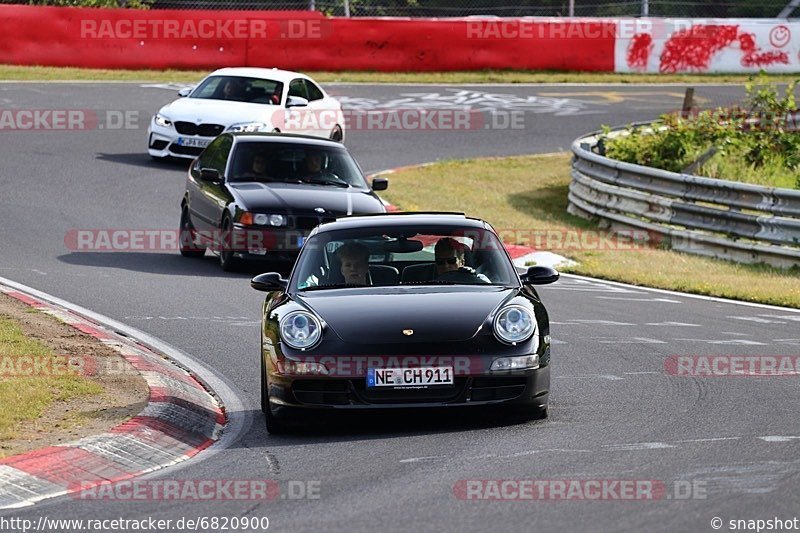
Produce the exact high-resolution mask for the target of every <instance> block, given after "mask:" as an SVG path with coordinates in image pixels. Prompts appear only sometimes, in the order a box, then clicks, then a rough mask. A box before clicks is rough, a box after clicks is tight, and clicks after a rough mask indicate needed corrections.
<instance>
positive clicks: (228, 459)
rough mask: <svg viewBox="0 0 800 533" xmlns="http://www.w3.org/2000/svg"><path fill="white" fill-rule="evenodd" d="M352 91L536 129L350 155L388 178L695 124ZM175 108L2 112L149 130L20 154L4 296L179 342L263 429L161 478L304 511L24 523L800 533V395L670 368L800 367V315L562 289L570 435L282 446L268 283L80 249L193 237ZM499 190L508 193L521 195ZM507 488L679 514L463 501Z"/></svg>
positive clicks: (342, 438)
mask: <svg viewBox="0 0 800 533" xmlns="http://www.w3.org/2000/svg"><path fill="white" fill-rule="evenodd" d="M329 88H330V90H331V92H333V93H334V94H335V95H336V96H338V97H340V98H343V99H344V101H345V105H348V106H352V107H358V108H361V109H374V108H384V107H392V106H397V107H402V106H406V107H409V106H413V105H415V103H416V102H424V105H426V106H429V107H431V108H434V107H436V106H437V105H443V104H442V102H454V101H456V100H454V99H461V100H458V101H462V102H463V101H464V99H472V102H473V103H472V104H471V105H474V106H476V108H478V109H497V110H500V111H503V112H508V111H515V112H519V111H522V112H523V113H524V127H521V128H515V129H502V128H499V127H498V128H492V127H489V128H480V129H476V130H469V131H463V130H462V131H438V132H437V131H348V140H347V144H348V146H349V147H350V148H351V150H352V152H353V153H354V155H355V156H356V158H357V159H358V160H359V162H360V163H361V165H362V167H363V168H364V170H365V171H376V170H380V169H385V168H391V167H396V166H401V165H408V164H414V163H422V162H427V161H435V160H439V159H447V158H461V157H467V156H479V155H487V156H488V155H509V154H525V153H545V152H553V151H559V150H561V151H563V150H568V149H569V146H570V144H571V142H572V140H573V139H574V138H576V137H577V136H579V135H580V134H582V133H586V132H588V131H591V130H594V129H598V127H599V126H600V125H601V124H611V125H617V124H624V123H628V122H634V121H640V120H647V119H651V118H654V117H655V116H656V115H657V114H659V113H661V112H664V111H670V110H675V109H678V108H680V105H681V100H682V95H683V88H682V87H679V86H633V87H631V86H610V87H606V86H603V87H600V86H543V85H540V86H480V87H431V86H391V87H389V86H370V85H333V86H330V87H329ZM743 94H744V90H743V88H741V87H716V86H699V87H697V89H696V97H698V98H701V99H703V101H704V105H711V104H712V103H716V104H724V103H730V102H733V101H736V100H738V99H739V98H741V97H742V96H743ZM497 95H505V96H497ZM174 96H175V91H174V90H168V89H167V88H164V87H154V86H143V85H140V84H109V83H105V84H104V83H80V84H79V83H74V84H71V83H58V84H56V83H54V84H32V83H0V108H3V109H44V108H47V109H53V108H59V109H91V110H96V111H98V114H99V115H100V116H101V117H102V116H111V115H113V116H118V114H119V112H123V113H124V112H126V111H127V112H134V113H133V114H132V115H130V116H138V123H137V124H132V123H129V124H128V125H127V126H128V127H127V128H123V129H114V128H112V127H110V126H112V125H113V124H110V123H109V122H104V121H102V120H101V123H102V124H103V126H104V128H103V129H99V128H92V129H88V130H81V131H16V132H13V131H0V154H1V155H2V161H3V164H2V167H1V168H0V191H2V194H1V195H0V209H2V224H0V243H1V244H2V248H0V250H2V252H0V276H3V277H6V278H10V279H12V280H14V281H17V282H20V283H24V284H27V285H30V286H32V287H35V288H37V289H40V290H42V291H45V292H48V293H50V294H52V295H55V296H58V297H60V298H63V299H65V300H68V301H71V302H73V303H76V304H78V305H81V306H83V307H86V308H88V309H91V310H94V311H96V312H98V313H102V314H104V315H107V316H109V317H111V318H113V319H116V320H118V321H121V322H123V323H126V324H129V325H131V326H133V327H135V328H139V329H141V330H143V331H145V332H147V333H148V334H150V335H153V336H155V337H158V338H159V339H162V340H164V341H166V342H167V343H169V344H171V345H172V346H175V347H177V348H179V349H181V350H183V351H185V352H188V353H190V354H192V355H193V356H194V357H195V358H197V359H199V360H201V361H203V362H204V363H205V364H206V365H208V366H209V367H210V368H212V369H214V370H215V371H216V372H218V373H219V375H220V376H221V377H222V378H223V379H225V380H226V381H227V382H228V383H229V384H230V385H231V386H232V387H233V388H234V390H236V391H238V392H239V394H240V395H241V397H242V401H243V403H244V405H245V406H246V409H248V410H249V412H247V413H245V414H246V416H247V418H246V420H247V422H248V423H251V425H250V426H249V428H248V429H246V430H245V431H244V432H243V434H242V435H240V437H239V438H238V439H237V440H236V441H235V442H234V443H233V445H232V446H231V447H229V448H227V449H224V450H221V451H220V452H218V453H214V452H210V453H205V454H201V455H200V456H199V458H197V459H196V460H192V461H189V462H187V463H186V464H185V465H184V466H181V467H179V468H173V469H168V470H167V471H164V472H161V473H159V474H158V475H156V476H154V477H152V478H151V479H178V480H198V479H227V480H236V479H245V480H247V479H263V478H269V479H276V480H278V481H279V482H280V484H281V488H282V490H283V493H282V497H278V498H276V499H275V500H274V501H219V500H215V501H210V502H193V501H162V500H152V499H151V500H136V501H129V500H123V501H93V500H81V501H77V500H75V499H74V498H72V497H64V498H58V499H54V500H50V501H46V502H43V503H41V504H37V505H35V506H34V507H30V508H27V509H23V510H17V511H14V512H8V511H7V512H4V513H3V515H2V516H6V517H10V516H14V517H25V518H30V519H33V520H37V519H38V518H39V517H41V516H49V517H59V518H144V517H153V518H156V519H173V520H176V519H179V518H181V517H194V518H196V517H201V516H218V517H223V516H227V517H231V516H248V517H259V516H267V517H269V519H270V529H275V530H286V531H318V530H329V531H343V530H350V529H354V530H359V531H362V530H369V529H376V528H380V529H386V530H393V531H399V530H408V529H411V530H414V529H421V530H430V529H437V530H446V531H457V530H465V531H477V530H487V529H490V528H491V529H493V530H496V531H531V530H540V531H551V530H565V531H570V530H572V531H584V530H593V531H610V530H622V531H643V530H648V531H656V530H657V531H710V530H711V525H710V524H711V522H710V521H711V519H712V518H714V517H719V518H721V519H723V520H724V522H725V524H726V527H724V528H723V530H727V529H728V528H727V522H728V520H731V519H759V518H760V519H769V518H775V517H778V518H782V519H791V518H793V517H794V516H797V514H798V503H797V501H798V500H797V494H798V492H799V491H800V454H798V445H799V444H800V417H798V416H797V406H798V405H800V388H798V383H797V377H796V376H794V377H739V378H732V379H726V378H706V379H700V378H691V377H676V376H670V375H667V373H666V372H665V370H664V361H665V359H666V358H667V357H669V356H671V355H695V354H697V355H730V354H737V355H743V354H771V355H796V354H798V352H799V351H800V348H799V347H800V333H798V321H800V314H799V313H793V312H789V311H783V310H779V309H774V308H773V309H770V308H765V307H760V306H746V305H737V304H733V303H725V302H720V301H715V300H710V299H700V298H692V297H687V296H682V295H677V294H668V293H662V292H656V291H649V290H644V289H634V288H629V287H623V286H619V285H615V284H610V283H602V282H596V281H592V280H584V279H579V278H574V277H564V278H562V280H561V281H560V282H558V283H557V284H555V285H551V286H546V287H544V288H542V289H541V294H542V297H543V298H544V300H545V303H546V305H547V306H548V309H549V311H550V316H551V321H552V336H553V339H554V346H553V374H552V377H553V379H552V389H551V411H550V413H551V414H550V418H549V419H548V420H546V421H540V422H530V423H525V424H513V423H505V422H498V421H496V420H494V419H493V418H492V417H485V416H476V417H475V419H474V420H471V419H468V418H465V417H464V416H463V415H462V414H461V413H458V414H456V413H451V412H437V413H430V414H425V415H424V416H408V415H397V416H386V415H383V416H381V417H365V418H363V419H360V420H356V421H346V420H344V421H341V423H338V424H335V425H334V426H333V427H329V428H327V429H321V430H318V431H310V432H305V433H301V434H298V435H293V436H287V437H271V436H268V435H267V433H266V431H265V429H264V423H263V417H262V415H261V413H260V411H259V407H258V402H259V386H258V349H259V346H258V344H259V333H258V319H259V311H260V305H261V301H262V295H261V294H259V293H257V292H255V291H253V290H252V289H250V287H249V283H248V281H249V278H250V276H251V275H252V274H253V273H254V272H258V269H255V270H253V271H251V272H242V273H235V274H226V273H223V272H222V271H221V270H220V268H219V266H218V265H217V263H216V258H215V257H213V256H212V255H211V254H207V256H206V258H205V259H204V260H201V261H195V260H188V259H184V258H182V257H180V255H179V254H178V253H177V252H164V253H127V252H112V253H85V252H84V253H78V252H72V251H71V250H69V249H68V248H67V247H66V245H65V242H64V237H65V234H66V233H67V232H69V231H70V230H71V229H106V228H118V229H123V228H131V229H134V228H135V229H144V228H149V229H165V230H167V229H174V228H176V226H177V223H178V217H179V202H180V199H181V194H182V191H183V186H184V168H185V166H184V165H182V164H178V165H175V164H172V165H169V164H167V165H164V164H157V163H154V162H151V161H150V159H149V158H148V156H147V155H146V153H145V130H146V127H147V122H148V121H149V119H150V116H151V115H152V113H153V112H154V111H156V110H157V109H158V107H160V106H161V105H163V104H164V103H167V102H168V101H170V100H171V99H172V98H173V97H174ZM137 113H138V115H137ZM531 179H532V180H534V179H536V173H535V169H531ZM497 180H498V183H497V186H498V187H502V177H501V176H497ZM390 182H391V178H390ZM390 186H391V185H390ZM443 194H444V192H443ZM458 208H459V206H458V205H454V206H453V209H458ZM696 275H697V276H708V275H713V273H710V272H697V274H696ZM502 479H537V480H656V481H658V482H660V483H663V485H664V486H665V488H666V491H667V494H665V495H664V497H663V498H661V499H659V500H658V501H651V500H633V501H617V500H608V499H601V500H599V501H491V500H490V501H475V500H464V499H460V498H458V497H457V495H456V494H457V493H458V491H456V492H454V487H457V486H463V483H464V482H463V480H502ZM290 481H292V482H302V483H303V484H305V485H303V486H304V487H306V488H311V489H312V491H313V490H315V489H314V487H316V486H318V487H319V497H318V498H316V497H315V498H298V499H294V496H298V495H300V491H297V490H295V492H293V493H292V492H291V491H290V490H289V485H290V483H289V482H290ZM306 482H311V484H310V485H307V484H306ZM459 482H461V485H459ZM292 486H293V487H295V488H296V487H298V486H300V485H299V484H298V483H294V484H293V485H292ZM687 486H691V487H692V488H693V489H692V490H693V491H692V492H691V493H690V494H687V492H686V490H685V489H686V487H687Z"/></svg>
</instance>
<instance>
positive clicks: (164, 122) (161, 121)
mask: <svg viewBox="0 0 800 533" xmlns="http://www.w3.org/2000/svg"><path fill="white" fill-rule="evenodd" d="M153 121H154V122H155V123H156V125H158V126H162V127H167V126H172V121H171V120H170V119H168V118H167V117H165V116H164V115H161V114H159V113H156V116H154V117H153Z"/></svg>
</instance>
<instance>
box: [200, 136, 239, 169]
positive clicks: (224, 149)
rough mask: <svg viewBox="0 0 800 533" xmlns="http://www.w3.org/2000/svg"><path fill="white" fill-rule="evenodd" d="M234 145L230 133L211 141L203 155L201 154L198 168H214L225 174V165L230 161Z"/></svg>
mask: <svg viewBox="0 0 800 533" xmlns="http://www.w3.org/2000/svg"><path fill="white" fill-rule="evenodd" d="M232 146H233V138H232V137H231V136H230V135H223V136H221V137H217V138H216V139H214V140H213V141H211V144H209V145H208V147H207V148H206V149H205V151H204V152H203V155H201V156H200V162H199V164H198V165H197V167H198V169H201V168H214V169H217V171H219V173H220V174H225V165H226V164H227V163H228V154H229V153H230V152H231V147H232Z"/></svg>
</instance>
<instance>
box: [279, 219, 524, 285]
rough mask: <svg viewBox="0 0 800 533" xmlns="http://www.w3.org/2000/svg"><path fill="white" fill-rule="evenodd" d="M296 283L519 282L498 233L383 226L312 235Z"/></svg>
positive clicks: (485, 283)
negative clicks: (497, 235) (496, 234)
mask: <svg viewBox="0 0 800 533" xmlns="http://www.w3.org/2000/svg"><path fill="white" fill-rule="evenodd" d="M297 261H298V262H297V267H296V268H295V270H294V273H293V277H292V280H291V282H290V287H292V288H293V289H294V290H298V291H314V290H328V289H336V288H349V287H364V286H397V285H503V286H517V285H518V284H519V280H518V278H517V275H516V272H515V270H514V267H513V265H512V264H511V262H510V261H509V259H508V256H507V255H506V252H505V250H504V248H503V245H502V244H501V243H500V241H499V240H498V239H497V237H496V236H495V234H494V233H492V232H491V231H488V230H484V229H480V228H464V227H444V226H435V227H423V226H420V227H415V226H398V227H397V228H390V227H379V228H369V229H357V230H341V231H331V232H322V233H318V234H316V235H314V236H312V237H311V238H310V239H309V241H308V242H307V243H306V245H305V246H304V247H303V251H302V252H301V254H300V257H299V258H298V260H297Z"/></svg>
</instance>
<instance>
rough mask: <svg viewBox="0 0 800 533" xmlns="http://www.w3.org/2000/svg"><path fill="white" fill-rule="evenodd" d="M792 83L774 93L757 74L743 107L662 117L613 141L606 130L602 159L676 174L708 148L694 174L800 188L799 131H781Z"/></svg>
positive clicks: (792, 103) (790, 100) (792, 101)
mask: <svg viewBox="0 0 800 533" xmlns="http://www.w3.org/2000/svg"><path fill="white" fill-rule="evenodd" d="M796 84H797V82H792V83H789V84H788V86H787V87H786V89H785V91H784V93H783V95H779V93H778V89H777V87H776V86H775V85H774V84H770V83H769V82H768V80H767V79H766V77H764V76H763V74H762V75H760V76H759V77H758V78H756V79H755V80H752V79H751V81H750V82H748V83H747V84H746V86H745V89H746V91H747V97H746V99H745V102H744V107H733V108H727V109H726V108H718V109H714V110H707V111H701V112H699V113H697V114H694V115H691V116H688V117H681V116H679V115H676V114H667V115H662V116H661V122H660V123H657V124H654V125H653V126H652V127H650V126H647V127H631V128H630V129H629V130H628V132H627V133H628V134H627V135H619V136H614V137H609V135H608V133H609V129H608V128H607V127H606V128H604V131H605V135H604V136H603V144H604V146H605V150H606V155H607V156H608V157H611V158H613V159H618V160H620V161H626V162H629V163H636V164H638V165H646V166H649V167H654V168H660V169H664V170H669V171H672V172H681V171H683V170H684V169H685V168H686V167H687V166H689V165H690V164H692V163H694V162H695V161H697V160H698V158H700V156H701V155H704V154H706V153H707V152H708V151H709V150H710V149H712V148H713V149H715V150H716V153H715V154H714V155H713V156H711V157H710V158H709V159H708V160H707V161H705V162H704V163H703V164H702V165H700V167H699V168H698V169H697V170H695V171H694V173H695V174H701V175H705V176H710V177H714V178H722V179H730V180H734V181H746V182H749V183H758V184H762V185H772V186H776V187H788V188H800V133H795V132H793V131H787V126H789V125H788V124H787V115H788V116H791V115H790V113H792V112H793V111H795V110H796V102H795V97H794V91H795V86H796Z"/></svg>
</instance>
